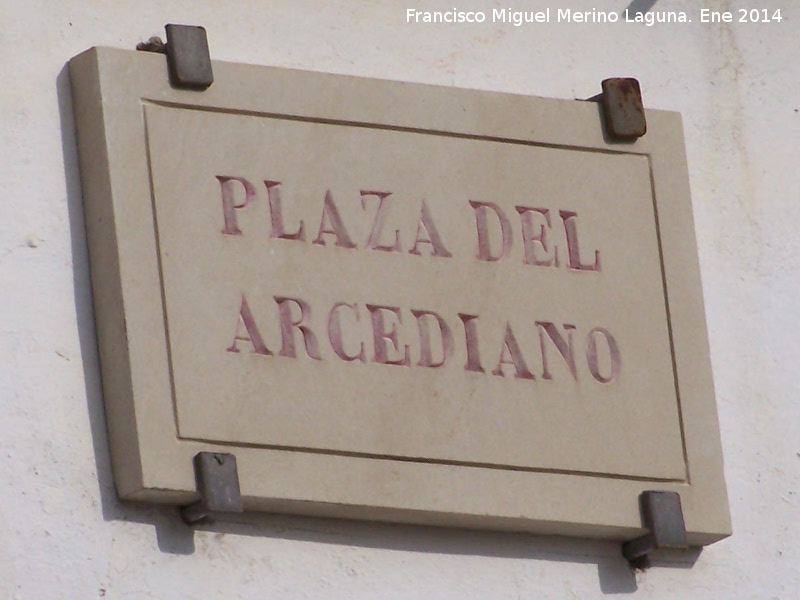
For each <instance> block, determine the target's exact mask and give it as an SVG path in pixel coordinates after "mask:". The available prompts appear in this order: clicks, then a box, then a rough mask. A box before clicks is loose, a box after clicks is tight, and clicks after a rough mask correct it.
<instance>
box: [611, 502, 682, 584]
mask: <svg viewBox="0 0 800 600" xmlns="http://www.w3.org/2000/svg"><path fill="white" fill-rule="evenodd" d="M639 502H640V504H641V509H642V519H643V521H644V526H645V527H646V528H647V529H648V530H649V531H648V533H647V534H645V535H643V536H642V537H640V538H636V539H635V540H632V541H630V542H625V543H624V544H623V545H622V555H623V556H624V557H625V558H626V559H627V560H628V563H629V564H630V565H631V567H633V568H642V567H644V566H647V564H648V559H647V556H648V554H650V553H651V552H652V551H653V550H660V549H662V548H671V549H679V550H687V549H688V548H689V542H688V540H687V536H686V525H685V523H684V522H683V511H682V510H681V497H680V495H679V494H678V493H677V492H657V491H647V492H642V494H641V496H639Z"/></svg>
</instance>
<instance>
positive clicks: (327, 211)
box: [312, 190, 356, 250]
mask: <svg viewBox="0 0 800 600" xmlns="http://www.w3.org/2000/svg"><path fill="white" fill-rule="evenodd" d="M326 221H327V222H328V223H329V224H330V225H327V226H326ZM326 227H327V228H326ZM323 235H334V236H336V246H338V247H339V248H348V249H350V250H352V249H353V248H355V247H356V245H355V244H354V243H353V241H352V240H351V239H350V236H349V235H347V230H346V229H345V228H344V222H342V217H340V216H339V209H338V208H336V204H334V202H333V196H331V191H330V190H328V191H326V192H325V203H324V204H323V207H322V218H321V219H320V223H319V233H318V234H317V239H315V240H314V241H313V242H312V243H313V244H318V245H320V246H325V245H327V244H326V243H325V238H323V237H322V236H323Z"/></svg>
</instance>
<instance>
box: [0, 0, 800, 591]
mask: <svg viewBox="0 0 800 600" xmlns="http://www.w3.org/2000/svg"><path fill="white" fill-rule="evenodd" d="M422 4H423V3H421V2H412V1H411V0H406V1H401V0H370V1H365V0H336V1H327V2H321V1H320V2H313V1H311V0H300V1H297V0H295V1H291V0H269V1H256V0H238V1H236V2H230V3H223V2H219V1H216V2H208V1H205V0H203V1H199V0H169V1H165V0H158V1H155V0H138V1H137V2H112V1H108V0H60V1H57V0H49V1H48V0H0V148H2V160H0V190H2V196H0V216H1V217H2V218H0V410H1V412H0V489H1V490H2V495H1V496H0V598H14V599H23V598H24V599H34V600H44V599H50V598H69V599H84V598H95V597H105V598H115V599H116V598H124V599H140V598H176V599H184V598H185V599H195V598H197V599H205V598H217V597H219V598H223V597H224V598H282V599H290V598H595V597H602V596H604V595H611V594H634V595H636V596H637V597H641V598H714V599H716V598H766V599H773V598H782V599H787V600H789V599H792V598H797V597H800V566H798V565H800V543H798V539H800V385H798V371H800V369H798V363H800V303H798V301H797V300H796V298H797V296H798V295H800V237H799V236H798V235H797V234H796V231H797V229H798V226H800V189H798V188H799V184H798V176H797V173H798V168H797V165H798V157H797V155H798V151H797V145H798V140H800V113H798V110H800V41H798V32H800V28H799V27H798V24H799V23H800V9H798V8H796V3H794V0H774V1H770V2H766V1H764V0H752V5H748V4H745V3H744V2H740V1H738V0H737V1H735V2H734V1H723V0H706V1H705V2H704V3H697V2H695V1H693V0H659V1H658V2H656V3H655V5H654V6H653V9H654V10H680V9H684V10H688V11H691V14H692V16H693V18H694V19H695V22H694V23H692V24H691V25H678V26H675V25H672V26H655V27H652V28H646V27H644V26H635V25H617V26H608V25H584V26H582V25H574V24H573V25H566V26H563V25H562V26H559V25H555V24H550V25H539V26H528V27H522V28H519V29H517V28H514V27H511V26H507V25H506V26H502V25H491V24H487V25H483V26H449V27H448V26H422V25H416V26H414V25H407V24H405V23H404V12H405V9H406V8H407V7H410V6H416V7H418V8H419V7H421V5H422ZM424 4H425V6H429V7H435V8H439V9H440V10H442V9H444V10H447V9H449V8H452V6H454V5H456V6H458V7H459V8H462V9H467V8H475V9H480V10H487V11H490V10H491V8H493V7H495V6H507V5H509V4H511V5H512V6H514V4H513V3H499V2H498V3H494V2H491V0H480V1H478V0H463V1H461V2H458V3H453V2H439V1H437V2H428V3H424ZM634 4H635V5H638V6H640V7H641V6H647V5H650V4H652V0H637V1H636V2H635V3H634ZM523 5H524V6H523ZM548 5H550V6H552V7H553V8H556V7H558V6H562V7H563V6H565V5H567V6H570V7H572V8H575V9H591V8H592V7H597V8H598V9H605V10H614V11H617V12H618V11H621V10H622V9H624V8H625V6H626V5H627V1H626V0H607V1H605V0H603V1H592V0H570V2H568V3H558V2H555V1H553V2H548V1H547V0H530V1H528V2H519V3H517V4H516V8H544V7H546V6H548ZM700 5H702V6H705V7H708V8H714V9H735V8H738V7H747V8H752V7H753V6H757V7H761V8H763V7H767V6H768V7H770V8H772V9H775V8H781V9H782V10H783V15H784V17H785V20H784V21H783V22H782V23H773V24H769V25H745V24H732V25H724V26H720V25H701V24H700V23H698V22H697V21H698V20H699V18H698V17H699V13H698V11H699V6H700ZM167 22H175V23H190V24H203V25H205V26H206V27H207V28H208V30H209V38H210V45H211V51H212V55H213V56H214V57H215V58H219V59H225V60H231V61H241V62H252V63H257V64H271V65H279V66H288V67H300V68H306V69H311V70H318V71H331V72H338V73H349V74H354V75H361V76H368V77H388V78H392V79H400V80H409V81H418V82H427V83H435V84H444V85H455V86H462V87H474V88H483V89H491V90H500V91H508V92H520V93H525V94H534V95H542V96H554V97H565V98H571V97H582V98H583V97H588V96H591V95H594V94H595V93H597V92H598V91H599V85H600V80H601V79H603V78H605V77H608V76H617V75H626V76H627V75H633V76H636V77H638V78H639V79H640V81H641V83H642V87H643V90H644V98H645V103H646V105H648V106H650V107H654V108H665V109H672V110H678V111H680V112H682V113H683V117H684V124H685V129H686V139H687V149H688V156H689V169H690V175H691V185H692V192H693V197H694V211H695V218H696V226H697V237H698V245H699V251H700V262H701V267H702V274H703V286H704V290H705V298H706V310H707V315H708V325H709V331H710V341H711V349H712V360H713V368H714V378H715V382H716V386H717V402H718V407H719V415H720V423H721V430H722V439H723V446H724V452H725V459H726V464H725V469H726V476H727V481H728V489H729V494H730V501H731V510H732V515H733V524H734V536H733V537H732V538H730V539H728V540H725V541H723V542H720V543H718V544H716V545H714V546H711V547H708V548H706V549H705V550H704V551H703V552H702V553H701V554H700V555H699V557H698V556H690V557H689V558H687V560H686V561H685V563H684V564H682V565H680V564H679V565H673V566H670V567H655V568H653V569H651V570H650V571H648V572H646V573H644V574H639V575H637V576H634V575H632V574H631V573H630V572H629V571H628V570H627V566H626V564H625V563H624V561H623V560H622V559H621V558H620V556H619V547H618V546H617V545H614V544H610V543H602V542H586V541H581V540H563V539H561V540H559V539H546V538H537V537H533V536H528V535H509V534H496V533H485V532H469V531H458V530H455V531H453V530H438V529H431V528H418V527H406V526H395V525H381V524H370V523H350V522H337V521H326V520H314V519H303V518H293V517H283V516H277V517H276V516H263V515H262V516H247V517H243V518H241V519H238V520H237V521H235V522H230V523H225V524H217V525H214V526H210V527H207V528H203V529H201V530H199V531H196V532H194V533H192V532H191V530H189V529H188V528H186V527H185V526H184V525H182V523H181V522H180V520H179V519H178V516H177V513H176V512H175V511H174V510H170V509H156V508H149V507H141V506H135V505H129V504H125V505H123V504H120V503H119V502H118V501H117V500H116V497H115V493H114V491H113V486H112V483H111V473H110V465H109V460H108V448H107V442H106V438H105V435H106V434H105V425H104V417H103V409H102V399H101V391H100V385H99V377H98V366H97V350H96V346H95V342H94V330H93V325H92V309H91V302H90V289H89V281H88V274H87V256H86V247H85V242H84V239H83V218H82V212H81V211H82V208H81V200H80V184H79V178H78V171H77V159H76V149H75V138H74V132H73V123H72V117H71V103H70V90H69V80H68V77H67V75H66V72H65V70H64V65H65V63H66V62H67V60H68V59H69V58H70V57H72V56H73V55H75V54H77V53H79V52H80V51H82V50H84V49H86V48H87V47H89V46H93V45H111V46H119V47H126V48H133V47H134V45H135V44H136V43H137V42H139V41H141V40H144V39H147V38H148V37H149V36H150V35H153V34H156V33H159V34H161V33H162V26H163V24H164V23H167ZM162 35H163V34H162ZM265 93H268V90H265ZM695 559H696V560H695ZM692 562H693V563H694V564H692Z"/></svg>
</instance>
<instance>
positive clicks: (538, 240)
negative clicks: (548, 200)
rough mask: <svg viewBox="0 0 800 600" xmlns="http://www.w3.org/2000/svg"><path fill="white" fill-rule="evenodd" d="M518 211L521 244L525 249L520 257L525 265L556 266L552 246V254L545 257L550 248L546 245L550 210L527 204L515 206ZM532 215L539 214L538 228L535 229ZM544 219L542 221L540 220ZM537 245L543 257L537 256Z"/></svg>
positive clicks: (555, 255) (556, 255)
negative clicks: (522, 256)
mask: <svg viewBox="0 0 800 600" xmlns="http://www.w3.org/2000/svg"><path fill="white" fill-rule="evenodd" d="M516 209H517V212H518V213H519V220H520V223H521V224H522V244H523V247H524V249H525V256H524V258H523V259H522V262H524V263H525V264H526V265H534V266H537V267H557V266H558V252H556V250H555V248H553V255H552V256H550V257H549V258H547V255H549V254H550V249H549V248H548V247H547V231H548V229H550V210H549V209H547V208H528V207H527V206H517V207H516ZM534 216H539V217H540V221H539V223H538V225H539V229H538V231H537V230H536V225H535V224H534V222H533V218H534ZM542 220H544V222H542ZM545 224H546V225H547V229H545ZM537 244H538V247H539V248H541V249H542V251H543V252H544V253H545V255H546V256H545V257H544V258H539V257H537V256H536V254H537V252H536V251H537Z"/></svg>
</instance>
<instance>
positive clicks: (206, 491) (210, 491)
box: [181, 452, 244, 525]
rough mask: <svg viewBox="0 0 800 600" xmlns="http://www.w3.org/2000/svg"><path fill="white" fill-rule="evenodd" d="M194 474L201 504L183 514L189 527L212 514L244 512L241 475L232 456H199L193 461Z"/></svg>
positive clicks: (196, 504)
mask: <svg viewBox="0 0 800 600" xmlns="http://www.w3.org/2000/svg"><path fill="white" fill-rule="evenodd" d="M194 474H195V479H196V480H197V491H198V492H200V500H198V501H197V502H195V503H194V504H190V505H189V506H186V507H184V508H183V510H181V516H182V517H183V520H184V521H185V522H186V523H188V524H189V525H193V524H194V523H197V522H198V521H201V520H203V519H205V518H207V517H209V516H211V514H212V513H240V512H242V511H243V510H244V507H243V506H242V495H241V492H240V490H239V471H238V470H237V468H236V457H235V456H234V455H233V454H221V453H218V452H199V453H198V454H196V455H195V457H194Z"/></svg>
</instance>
